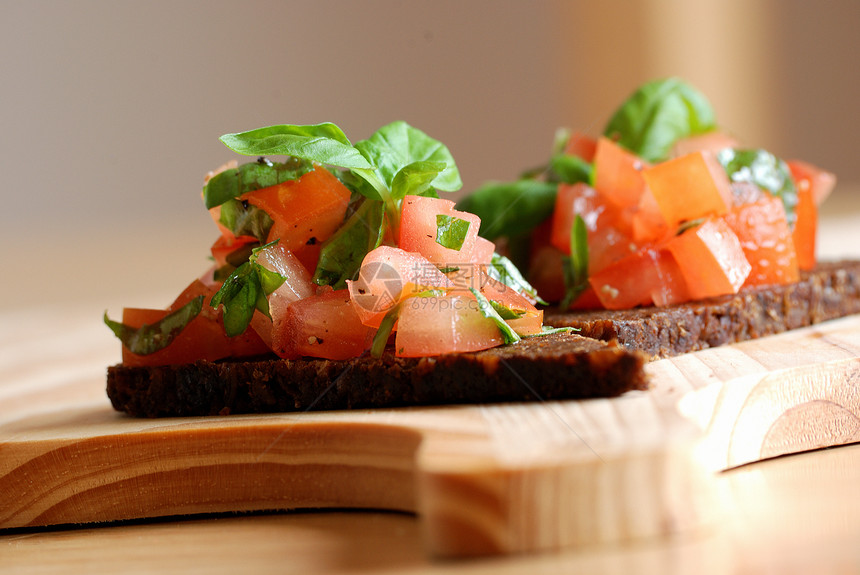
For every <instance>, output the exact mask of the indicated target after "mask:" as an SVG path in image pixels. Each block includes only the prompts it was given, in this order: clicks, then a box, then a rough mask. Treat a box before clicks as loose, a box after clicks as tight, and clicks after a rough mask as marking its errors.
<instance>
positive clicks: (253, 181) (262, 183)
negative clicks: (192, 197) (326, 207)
mask: <svg viewBox="0 0 860 575" xmlns="http://www.w3.org/2000/svg"><path fill="white" fill-rule="evenodd" d="M312 169H313V164H311V163H310V162H308V161H304V160H300V159H297V158H290V159H289V160H287V161H286V162H277V163H276V162H270V161H269V160H267V159H265V158H260V159H259V160H257V161H256V162H250V163H247V164H242V165H241V166H239V167H237V168H232V169H229V170H224V171H223V172H221V173H220V174H217V175H215V176H213V177H212V178H211V179H210V180H209V181H208V182H207V183H206V185H205V186H203V203H204V204H205V205H206V209H207V210H208V209H211V208H214V207H215V206H220V205H221V204H223V203H224V202H226V201H228V200H231V199H233V198H238V197H239V196H241V195H242V194H246V193H248V192H253V191H254V190H259V189H262V188H268V187H269V186H274V185H277V184H280V183H283V182H287V181H290V180H297V179H299V178H301V177H302V176H303V175H305V174H306V173H307V172H309V171H311V170H312Z"/></svg>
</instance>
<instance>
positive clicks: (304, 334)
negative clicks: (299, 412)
mask: <svg viewBox="0 0 860 575" xmlns="http://www.w3.org/2000/svg"><path fill="white" fill-rule="evenodd" d="M375 333H376V330H375V329H373V328H370V327H367V326H365V325H363V324H362V323H361V320H360V319H359V317H358V314H357V313H356V312H355V307H354V306H353V305H352V303H351V301H350V297H349V292H348V291H347V290H345V289H342V290H332V291H329V292H327V293H321V294H318V295H313V296H310V297H307V298H305V299H301V300H299V301H297V302H295V303H293V304H292V305H290V306H289V307H288V308H287V313H286V317H285V319H284V321H283V322H282V323H280V324H278V325H276V329H274V330H273V334H272V335H273V337H272V339H273V346H274V351H275V353H277V354H278V355H279V356H281V357H284V358H298V357H303V356H307V357H320V358H324V359H335V360H340V359H349V358H352V357H359V356H360V355H362V354H364V353H365V352H366V351H367V350H369V349H370V344H371V343H372V342H373V336H374V334H375Z"/></svg>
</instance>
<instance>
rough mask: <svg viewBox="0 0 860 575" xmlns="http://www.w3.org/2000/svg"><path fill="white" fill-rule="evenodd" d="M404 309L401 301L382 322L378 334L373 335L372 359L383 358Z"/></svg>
mask: <svg viewBox="0 0 860 575" xmlns="http://www.w3.org/2000/svg"><path fill="white" fill-rule="evenodd" d="M402 308H403V302H402V301H401V302H399V303H397V304H396V305H395V306H394V307H392V308H391V309H390V310H388V312H387V313H386V314H385V316H383V318H382V321H381V322H379V329H377V330H376V333H375V334H374V335H373V342H372V343H371V344H370V356H371V357H375V358H380V357H382V354H383V352H384V351H385V346H386V345H388V338H390V337H391V332H392V330H393V329H394V325H395V324H396V323H397V320H398V319H399V318H400V310H401V309H402Z"/></svg>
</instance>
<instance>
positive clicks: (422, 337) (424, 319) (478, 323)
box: [395, 295, 504, 357]
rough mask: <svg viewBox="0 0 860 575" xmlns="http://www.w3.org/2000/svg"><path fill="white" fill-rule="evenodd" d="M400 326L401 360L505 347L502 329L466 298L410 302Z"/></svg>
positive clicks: (398, 348)
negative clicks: (502, 345)
mask: <svg viewBox="0 0 860 575" xmlns="http://www.w3.org/2000/svg"><path fill="white" fill-rule="evenodd" d="M397 325H398V327H397V335H396V338H395V350H396V354H397V355H398V356H400V357H422V356H428V355H440V354H443V353H455V352H468V351H478V350H481V349H487V348H490V347H495V346H497V345H501V344H502V343H504V340H503V339H502V335H501V332H500V331H499V328H498V326H496V324H495V323H494V322H493V321H492V320H490V319H488V318H486V317H484V316H483V314H482V313H481V310H480V308H479V306H478V302H477V301H476V300H475V299H473V298H470V297H468V296H465V295H445V296H440V297H412V298H409V299H408V300H406V301H405V302H404V303H403V307H402V308H401V311H400V318H399V320H398V322H397Z"/></svg>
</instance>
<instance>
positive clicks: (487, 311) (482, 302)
mask: <svg viewBox="0 0 860 575" xmlns="http://www.w3.org/2000/svg"><path fill="white" fill-rule="evenodd" d="M469 291H471V292H472V295H474V296H475V299H477V300H478V309H479V310H480V311H481V315H483V316H484V317H485V318H487V319H491V320H493V322H495V324H496V326H497V327H498V328H499V331H500V332H501V333H502V339H503V340H504V342H505V343H516V342H518V341H520V339H522V338H521V337H520V336H519V334H518V333H517V332H516V331H514V329H513V328H512V327H511V326H509V325H508V323H507V322H506V321H505V320H504V319H502V316H500V315H499V312H497V311H496V309H495V308H494V307H493V305H492V304H491V303H490V300H488V299H487V297H486V296H485V295H484V294H482V293H481V292H479V291H478V290H476V289H475V288H469Z"/></svg>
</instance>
